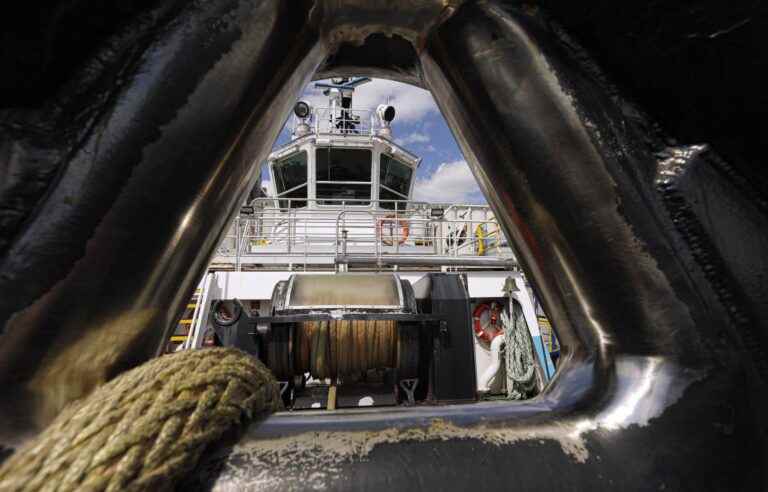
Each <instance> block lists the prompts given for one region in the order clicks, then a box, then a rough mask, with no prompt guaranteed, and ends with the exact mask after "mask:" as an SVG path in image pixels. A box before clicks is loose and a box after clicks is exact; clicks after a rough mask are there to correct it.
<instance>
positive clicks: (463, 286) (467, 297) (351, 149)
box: [169, 78, 557, 410]
mask: <svg viewBox="0 0 768 492" xmlns="http://www.w3.org/2000/svg"><path fill="white" fill-rule="evenodd" d="M367 81H368V79H365V78H354V79H347V78H340V79H333V80H332V81H331V82H330V83H318V84H317V86H318V87H321V88H322V89H324V91H325V94H326V95H327V96H328V104H327V105H326V106H325V107H311V106H310V105H309V104H307V103H306V102H301V101H300V102H299V103H297V104H296V106H295V107H294V114H293V116H292V121H291V130H292V135H291V140H290V141H289V142H288V143H286V144H284V145H282V146H280V147H279V148H277V149H276V150H275V151H274V152H272V154H271V155H270V156H269V158H268V160H267V162H266V164H265V165H266V166H267V169H268V172H269V177H270V180H269V184H268V187H267V188H266V189H264V190H257V192H256V193H255V194H254V195H255V197H252V198H250V199H249V200H248V201H247V202H246V203H245V204H244V205H243V207H242V208H241V210H240V213H239V214H238V215H237V217H235V218H234V220H233V223H232V225H231V227H230V228H229V231H228V233H227V235H226V236H225V237H224V238H223V240H222V242H221V244H220V246H219V248H218V250H217V252H216V255H215V257H214V258H213V259H212V261H211V264H210V268H209V271H208V273H207V274H206V276H205V278H204V279H203V280H202V281H201V283H200V287H199V289H198V291H197V292H196V294H195V298H194V299H193V302H191V303H190V305H189V309H188V311H187V313H186V315H185V316H184V318H183V319H182V320H181V323H180V325H179V328H178V330H177V333H176V334H175V335H174V337H173V338H172V343H171V345H170V347H169V348H170V349H171V350H182V349H199V348H203V347H204V346H206V345H212V344H216V345H231V346H237V347H239V348H242V349H244V350H246V351H248V352H250V353H252V354H254V356H256V357H259V358H260V359H262V361H264V362H265V364H267V366H268V367H269V368H270V369H271V370H272V371H273V373H275V375H276V376H277V378H278V379H279V380H280V381H281V383H282V385H283V389H284V393H283V396H284V400H285V403H286V406H287V408H289V409H293V410H298V409H305V408H306V409H309V408H324V409H328V410H333V409H336V408H343V407H357V406H382V405H387V406H391V405H400V404H428V403H441V402H456V401H461V402H470V401H476V400H478V399H479V398H488V397H496V396H498V397H506V398H527V397H530V396H532V395H535V394H536V393H537V392H538V391H540V390H541V389H542V388H543V386H544V385H545V384H546V382H547V381H548V380H549V379H550V378H551V377H552V376H553V375H554V370H555V367H554V363H553V352H554V353H556V348H557V344H556V341H555V339H554V336H553V335H552V334H551V331H549V330H547V331H546V332H545V334H544V335H545V336H544V337H542V334H541V332H540V329H539V325H540V322H539V318H540V317H541V314H542V313H541V312H540V310H538V308H537V304H536V301H535V298H534V296H533V295H532V293H531V290H530V288H529V286H528V284H527V282H526V279H525V277H524V275H523V274H522V272H521V271H520V270H519V268H518V267H517V263H516V260H515V256H514V254H513V252H512V250H511V249H510V248H509V246H508V244H507V241H506V240H505V238H504V236H503V234H502V232H501V230H500V228H499V224H498V222H497V221H496V218H495V217H494V214H493V212H492V211H491V210H490V208H489V207H488V206H486V205H474V204H458V203H426V202H420V201H415V200H413V199H412V197H413V192H414V183H415V176H416V171H417V169H418V167H419V164H420V162H421V159H420V158H419V157H418V156H417V155H415V154H413V153H412V152H410V151H409V150H407V149H406V148H405V147H403V146H402V145H399V144H398V143H397V142H396V141H395V140H394V138H393V132H392V127H391V123H392V121H393V120H394V119H395V117H396V108H395V107H393V106H390V105H388V104H382V105H380V106H378V107H377V108H376V109H375V110H370V109H357V108H355V107H353V105H352V102H353V94H354V91H355V89H356V88H357V87H358V86H360V85H362V84H364V83H365V82H367ZM259 195H263V196H259ZM543 321H544V322H543V323H542V324H543V325H544V326H548V323H546V321H545V320H543Z"/></svg>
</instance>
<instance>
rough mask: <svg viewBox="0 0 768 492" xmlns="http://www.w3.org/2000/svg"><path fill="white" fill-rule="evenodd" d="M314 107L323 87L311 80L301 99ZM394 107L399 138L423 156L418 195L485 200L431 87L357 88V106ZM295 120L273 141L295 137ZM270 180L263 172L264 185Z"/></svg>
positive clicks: (376, 84)
mask: <svg viewBox="0 0 768 492" xmlns="http://www.w3.org/2000/svg"><path fill="white" fill-rule="evenodd" d="M300 99H301V100H303V101H306V102H308V103H310V105H312V106H320V107H327V106H328V99H327V97H326V96H324V95H323V94H322V89H318V88H315V87H314V83H312V84H310V85H309V86H308V87H307V88H306V89H305V90H304V93H303V95H302V96H301V98H300ZM385 103H389V104H391V105H392V106H394V107H395V111H396V116H395V120H394V121H393V122H392V133H393V136H394V137H395V141H396V142H397V143H399V144H400V145H402V146H403V147H405V148H406V149H408V150H409V151H411V152H412V153H414V154H416V155H417V156H419V157H421V158H422V161H421V165H420V166H419V169H418V170H417V172H416V184H415V185H414V199H416V200H421V201H427V202H451V203H455V202H460V203H475V204H477V203H485V198H484V197H483V194H482V193H481V192H480V189H479V188H478V187H477V182H476V181H475V178H474V176H473V175H472V172H471V171H470V170H469V167H468V166H467V163H466V160H465V159H464V156H463V155H462V153H461V151H460V150H459V147H458V145H457V144H456V141H455V140H454V138H453V135H452V134H451V131H450V130H449V129H448V125H447V124H446V122H445V120H444V119H443V117H442V115H441V114H440V110H439V109H438V108H437V104H436V103H435V100H434V99H433V98H432V95H431V94H430V93H429V91H426V90H423V89H420V88H418V87H415V86H412V85H408V84H403V83H400V82H394V81H391V80H386V79H374V80H373V81H372V82H369V83H367V84H363V85H361V86H359V87H358V88H357V90H356V91H355V95H354V98H353V102H352V107H353V109H371V110H374V109H376V107H377V106H378V105H379V104H385ZM290 126H291V118H288V120H287V122H286V125H285V126H284V127H283V130H282V131H281V132H280V136H279V137H278V139H277V142H276V143H275V147H279V146H281V145H283V144H285V143H287V142H289V141H290V139H291V134H290ZM266 179H268V174H267V172H266V170H264V171H263V172H262V183H264V181H265V180H266Z"/></svg>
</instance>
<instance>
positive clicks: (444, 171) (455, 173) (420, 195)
mask: <svg viewBox="0 0 768 492" xmlns="http://www.w3.org/2000/svg"><path fill="white" fill-rule="evenodd" d="M478 197H482V194H481V193H480V188H478V186H477V181H475V177H474V176H473V175H472V171H470V170H469V166H468V165H467V161H464V160H459V161H453V162H444V163H442V164H440V166H439V167H438V168H437V169H436V170H435V172H433V173H432V174H431V175H430V176H428V177H426V178H418V179H417V180H416V184H415V185H414V198H415V199H416V200H421V201H425V202H439V203H443V202H445V203H455V202H463V203H473V202H474V203H477V202H478V201H484V200H482V198H481V199H480V200H478Z"/></svg>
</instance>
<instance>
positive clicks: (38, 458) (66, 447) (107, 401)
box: [0, 348, 280, 491]
mask: <svg viewBox="0 0 768 492" xmlns="http://www.w3.org/2000/svg"><path fill="white" fill-rule="evenodd" d="M279 406H280V396H279V391H278V389H277V384H276V382H275V380H274V378H273V377H272V375H271V374H270V372H269V370H268V369H267V368H265V367H264V366H263V365H262V364H261V363H260V362H258V361H257V360H255V359H254V358H252V357H251V356H248V355H247V354H245V353H243V352H240V351H238V350H234V349H219V348H210V349H204V350H197V351H185V352H179V353H174V354H169V355H165V356H162V357H159V358H157V359H153V360H151V361H149V362H147V363H145V364H144V365H142V366H140V367H137V368H135V369H133V370H130V371H128V372H126V373H124V374H122V375H120V376H118V377H117V378H116V379H114V380H112V381H110V382H109V383H107V384H105V385H103V386H101V387H100V388H98V389H97V390H96V391H94V392H93V393H92V394H91V395H90V396H88V397H86V398H85V399H82V400H79V401H77V402H75V403H73V404H71V405H70V406H68V407H67V408H65V409H64V410H63V411H62V413H61V414H60V415H59V416H58V417H57V418H56V419H55V420H54V421H53V423H52V424H51V425H50V426H49V427H48V428H47V429H45V430H44V431H43V432H42V433H41V434H40V435H39V436H37V437H36V438H35V439H34V440H33V441H31V442H30V443H28V444H27V445H25V446H24V447H23V448H21V449H19V450H18V451H17V452H16V453H15V454H14V455H12V456H11V457H10V458H8V460H7V461H6V462H5V463H4V464H3V466H2V467H0V490H3V491H32V490H34V491H37V490H42V491H71V490H89V491H149V490H165V489H170V488H172V487H173V486H174V484H175V483H176V482H177V481H178V479H179V478H180V477H182V476H183V475H184V474H185V473H186V472H188V471H189V470H191V469H192V468H193V467H194V466H195V464H196V463H197V461H198V459H199V457H200V454H201V453H202V452H203V450H204V449H205V447H206V446H207V445H208V444H210V443H212V442H215V441H216V440H217V439H219V438H220V437H221V436H222V435H223V434H224V433H225V432H226V431H228V430H230V429H232V428H233V427H235V426H236V425H237V424H239V423H241V417H242V416H246V417H247V418H251V417H253V416H254V415H255V414H256V413H261V412H264V411H272V410H276V409H278V408H279Z"/></svg>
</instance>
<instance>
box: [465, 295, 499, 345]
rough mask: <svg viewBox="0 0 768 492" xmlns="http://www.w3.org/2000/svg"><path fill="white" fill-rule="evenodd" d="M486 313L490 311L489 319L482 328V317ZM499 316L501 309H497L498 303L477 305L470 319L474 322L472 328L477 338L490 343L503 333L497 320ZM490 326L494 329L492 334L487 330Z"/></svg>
mask: <svg viewBox="0 0 768 492" xmlns="http://www.w3.org/2000/svg"><path fill="white" fill-rule="evenodd" d="M486 311H490V317H489V318H488V323H487V324H486V325H485V326H484V325H483V323H482V317H483V314H484V313H485V312H486ZM500 315H501V308H500V307H499V304H498V303H496V302H484V303H482V304H478V305H477V307H475V310H474V312H472V319H473V320H474V323H473V324H472V327H473V328H474V330H475V335H477V338H479V339H480V340H482V341H484V342H488V343H491V342H492V341H493V339H494V338H496V337H497V336H499V335H501V334H502V333H504V327H503V326H501V325H500V324H499V323H500V322H499V320H500V319H501V317H500ZM489 325H490V326H489ZM491 326H493V327H494V331H493V332H491V331H490V330H489V328H490V327H491Z"/></svg>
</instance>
